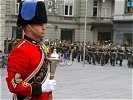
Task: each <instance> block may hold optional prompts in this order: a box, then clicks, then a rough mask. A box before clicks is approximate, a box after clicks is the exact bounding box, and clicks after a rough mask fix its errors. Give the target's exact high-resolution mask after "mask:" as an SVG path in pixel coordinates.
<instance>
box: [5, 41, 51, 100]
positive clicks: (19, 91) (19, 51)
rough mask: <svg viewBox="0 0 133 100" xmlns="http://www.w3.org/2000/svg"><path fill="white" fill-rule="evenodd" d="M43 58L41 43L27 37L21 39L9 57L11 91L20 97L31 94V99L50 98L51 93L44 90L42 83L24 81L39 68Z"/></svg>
mask: <svg viewBox="0 0 133 100" xmlns="http://www.w3.org/2000/svg"><path fill="white" fill-rule="evenodd" d="M41 58H42V50H41V47H40V46H39V45H36V44H33V43H31V42H29V41H27V40H25V39H22V40H20V42H19V43H18V44H17V46H16V47H15V48H14V49H13V50H12V51H11V53H10V54H9V57H8V65H7V72H8V76H7V78H6V81H7V85H8V88H9V90H10V92H12V93H14V94H16V95H19V96H20V98H21V96H30V97H31V99H30V100H48V97H49V93H46V92H45V93H44V92H42V90H41V84H34V85H32V84H30V83H28V82H25V81H24V80H25V79H26V78H27V77H28V76H29V75H31V73H32V72H33V71H34V70H35V69H36V68H37V66H38V65H39V63H40V60H41ZM42 98H43V99H42ZM14 100H15V99H14ZM18 100H19V99H18Z"/></svg>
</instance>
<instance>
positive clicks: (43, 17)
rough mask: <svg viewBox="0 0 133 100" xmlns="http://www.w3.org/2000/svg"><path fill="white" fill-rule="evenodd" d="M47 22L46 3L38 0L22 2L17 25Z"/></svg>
mask: <svg viewBox="0 0 133 100" xmlns="http://www.w3.org/2000/svg"><path fill="white" fill-rule="evenodd" d="M42 23H47V13H46V7H45V3H44V2H42V1H38V2H21V3H20V6H19V14H18V19H17V26H18V27H20V26H25V25H27V24H42Z"/></svg>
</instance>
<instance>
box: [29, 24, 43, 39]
mask: <svg viewBox="0 0 133 100" xmlns="http://www.w3.org/2000/svg"><path fill="white" fill-rule="evenodd" d="M28 28H29V29H30V30H31V31H32V32H33V33H35V34H36V35H38V36H44V35H43V34H41V33H39V32H37V31H36V30H35V29H33V28H32V27H31V25H28Z"/></svg>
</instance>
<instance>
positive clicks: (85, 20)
mask: <svg viewBox="0 0 133 100" xmlns="http://www.w3.org/2000/svg"><path fill="white" fill-rule="evenodd" d="M87 1H88V0H86V8H85V30H84V55H83V67H84V63H85V45H86V17H87Z"/></svg>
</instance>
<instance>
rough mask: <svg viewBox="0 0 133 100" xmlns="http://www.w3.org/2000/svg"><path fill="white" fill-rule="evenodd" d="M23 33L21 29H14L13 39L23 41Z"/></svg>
mask: <svg viewBox="0 0 133 100" xmlns="http://www.w3.org/2000/svg"><path fill="white" fill-rule="evenodd" d="M22 33H23V31H22V29H21V28H18V27H15V26H14V27H12V38H13V39H21V38H22V35H23V34H22Z"/></svg>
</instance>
